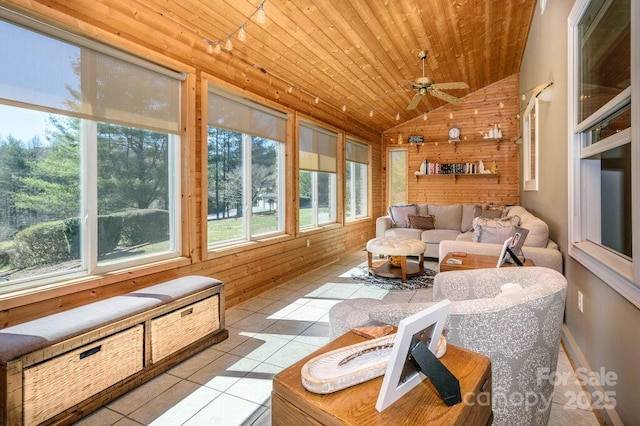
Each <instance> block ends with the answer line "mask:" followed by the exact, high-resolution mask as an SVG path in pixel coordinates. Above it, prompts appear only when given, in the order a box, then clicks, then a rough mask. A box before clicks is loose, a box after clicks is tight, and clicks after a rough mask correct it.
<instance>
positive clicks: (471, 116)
mask: <svg viewBox="0 0 640 426" xmlns="http://www.w3.org/2000/svg"><path fill="white" fill-rule="evenodd" d="M518 107H519V101H518V75H517V74H514V75H512V76H510V77H507V78H505V79H503V80H500V81H499V82H497V83H494V84H492V85H489V86H487V87H485V88H483V89H481V90H478V91H477V92H474V93H471V94H469V95H467V96H465V97H464V98H463V102H462V104H461V105H459V106H454V105H447V106H444V107H441V108H438V109H436V110H434V111H431V112H429V113H428V114H427V120H426V121H425V120H424V117H418V118H415V119H413V120H411V121H408V122H406V123H403V124H401V125H398V126H396V127H394V128H392V129H389V130H388V131H386V132H384V134H383V141H384V147H385V150H388V149H389V148H392V147H393V148H401V147H406V149H407V154H408V155H407V158H408V177H407V182H408V185H407V186H408V188H407V189H408V192H407V197H408V199H407V201H408V202H411V203H432V204H451V203H493V204H518V202H519V182H518V180H519V167H520V166H519V164H520V162H519V152H520V149H519V146H518V145H516V144H515V143H514V140H515V139H516V138H517V136H518V135H519V134H520V131H519V121H520V120H519V118H518ZM495 124H497V125H498V126H500V129H501V131H502V135H503V136H502V140H501V141H500V142H497V141H495V140H485V139H484V136H483V135H484V134H485V133H488V132H489V130H490V128H492V127H493V126H494V125H495ZM452 126H457V127H458V128H459V129H460V131H461V141H460V142H456V143H449V142H448V132H449V129H450V128H451V127H452ZM411 135H422V136H423V137H424V143H423V144H422V145H413V144H407V139H408V137H409V136H411ZM399 140H400V141H401V142H402V144H399V143H398V141H399ZM425 159H426V160H427V161H429V162H437V163H467V162H473V163H478V161H480V160H482V162H483V163H484V165H485V167H486V168H489V167H490V166H491V163H492V162H493V161H495V162H496V164H497V166H498V174H499V175H498V176H490V177H487V176H458V177H453V176H419V177H416V176H415V172H416V171H419V170H420V165H421V164H422V162H423V161H424V160H425ZM383 162H385V163H386V158H385V159H383ZM385 197H386V196H385ZM385 204H386V198H385Z"/></svg>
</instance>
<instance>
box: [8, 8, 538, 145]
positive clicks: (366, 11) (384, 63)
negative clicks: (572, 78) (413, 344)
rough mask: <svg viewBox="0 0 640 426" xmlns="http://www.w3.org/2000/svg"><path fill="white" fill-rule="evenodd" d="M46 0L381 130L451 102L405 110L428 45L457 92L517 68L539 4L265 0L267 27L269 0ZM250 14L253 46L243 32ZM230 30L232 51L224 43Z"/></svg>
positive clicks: (238, 79) (269, 92) (291, 101)
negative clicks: (259, 15)
mask: <svg viewBox="0 0 640 426" xmlns="http://www.w3.org/2000/svg"><path fill="white" fill-rule="evenodd" d="M36 1H37V2H38V3H41V4H43V5H46V6H51V7H53V8H55V9H58V10H61V11H64V12H65V13H67V14H69V15H71V16H74V17H77V18H80V19H82V20H85V21H86V22H89V23H91V24H94V25H97V26H100V27H102V28H103V29H106V30H107V31H111V32H115V33H117V34H120V35H121V36H122V37H125V38H128V39H130V40H132V41H135V42H137V43H140V44H142V45H145V46H147V47H150V48H152V49H154V50H157V51H160V52H162V53H164V54H167V55H169V56H173V57H177V58H179V59H182V60H184V59H185V57H188V58H189V59H190V62H191V63H193V64H195V65H196V67H197V68H199V69H201V70H203V71H206V72H208V73H210V74H213V75H216V76H218V77H220V78H222V79H224V80H227V81H229V82H231V83H233V84H236V85H238V86H240V87H242V88H244V89H247V90H249V91H251V92H255V93H257V94H260V95H261V96H264V97H266V98H269V99H274V100H278V101H279V102H281V103H283V104H285V105H288V106H291V107H293V108H295V109H296V110H299V111H302V112H304V113H306V114H309V115H311V116H318V117H323V118H324V119H325V120H328V121H330V122H331V124H334V125H336V126H339V127H341V126H340V124H341V123H340V122H341V121H347V122H351V123H359V125H360V126H362V127H366V128H368V129H370V130H374V131H376V132H379V133H380V132H382V131H384V130H386V129H388V128H391V127H393V126H395V125H397V124H398V121H397V120H396V115H397V114H398V113H399V114H400V122H403V121H406V120H409V119H411V118H414V117H416V116H418V115H420V114H422V113H423V112H424V111H430V110H433V109H435V108H438V107H439V106H442V105H443V104H444V103H445V102H444V101H442V100H440V99H437V98H435V97H433V96H425V97H423V98H422V100H421V101H420V103H419V105H418V107H417V108H416V109H415V110H412V111H408V110H407V109H406V108H407V105H408V104H409V102H410V100H411V98H412V97H413V94H414V91H413V89H412V87H411V82H412V80H413V79H415V78H416V77H419V76H421V73H422V68H421V62H420V60H419V59H418V52H419V51H420V50H426V51H427V52H428V58H427V61H426V69H425V74H426V75H427V76H429V77H431V78H433V79H434V80H435V82H436V83H438V82H440V83H442V82H450V81H462V82H466V83H467V84H468V85H469V89H465V90H448V91H447V92H448V93H450V94H451V95H454V96H457V97H463V96H465V95H466V94H469V93H471V92H474V91H476V90H478V89H480V88H482V87H485V86H487V85H489V84H491V83H494V82H496V81H498V80H501V79H503V78H505V77H507V76H510V75H512V74H514V73H517V72H519V68H520V62H521V59H522V55H523V52H524V48H525V43H526V38H527V35H528V32H529V27H530V24H531V20H532V16H533V11H534V8H535V4H536V1H535V0H266V1H264V11H265V14H266V22H265V23H263V24H259V23H257V21H256V15H255V12H256V10H257V8H258V7H259V5H260V3H261V2H262V0H208V1H205V0H180V1H175V0H127V1H123V0H94V1H90V2H88V1H86V0H64V1H63V0H36ZM17 2H19V3H21V2H20V0H17ZM252 15H253V17H252V18H251V16H252ZM243 23H246V26H245V31H246V35H247V38H246V41H245V42H244V43H242V42H240V41H239V40H238V38H237V34H238V29H239V28H240V26H241V25H242V24H243ZM136 27H138V28H137V29H136ZM146 28H152V29H153V31H149V30H148V29H146ZM229 35H232V36H233V37H232V41H233V49H232V51H231V52H227V51H226V50H225V49H224V45H225V42H226V40H227V37H228V36H229ZM203 39H207V40H211V41H212V42H213V43H214V44H215V42H216V41H217V40H221V41H222V53H220V54H216V53H215V52H214V53H212V54H209V53H208V52H207V46H208V45H207V43H206V42H204V41H203ZM185 52H186V53H185ZM260 74H262V75H260ZM289 86H291V89H289ZM288 90H291V91H290V92H289V91H288ZM316 97H317V98H319V103H317V104H316V102H315V99H316ZM343 106H346V111H343ZM371 112H372V115H371ZM327 117H329V118H327Z"/></svg>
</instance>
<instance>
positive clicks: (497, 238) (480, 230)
mask: <svg viewBox="0 0 640 426" xmlns="http://www.w3.org/2000/svg"><path fill="white" fill-rule="evenodd" d="M519 224H520V217H519V216H511V217H507V218H504V219H487V218H484V217H476V218H475V219H473V241H475V242H476V243H495V244H502V243H504V241H505V240H506V239H507V238H509V236H511V232H512V231H513V227H514V226H518V225H519Z"/></svg>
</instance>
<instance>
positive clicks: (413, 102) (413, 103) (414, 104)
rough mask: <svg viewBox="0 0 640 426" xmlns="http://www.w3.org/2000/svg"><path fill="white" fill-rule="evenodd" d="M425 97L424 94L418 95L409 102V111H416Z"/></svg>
mask: <svg viewBox="0 0 640 426" xmlns="http://www.w3.org/2000/svg"><path fill="white" fill-rule="evenodd" d="M423 96H424V95H423V94H422V93H416V94H415V96H414V97H413V99H411V102H409V106H408V107H407V110H412V109H416V107H417V106H418V104H419V103H420V99H422V97H423Z"/></svg>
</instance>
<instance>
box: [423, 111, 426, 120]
mask: <svg viewBox="0 0 640 426" xmlns="http://www.w3.org/2000/svg"><path fill="white" fill-rule="evenodd" d="M422 119H423V120H424V121H427V113H426V112H425V113H424V114H422Z"/></svg>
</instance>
